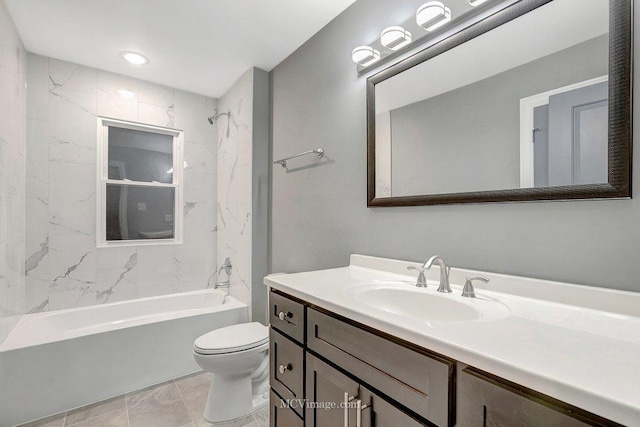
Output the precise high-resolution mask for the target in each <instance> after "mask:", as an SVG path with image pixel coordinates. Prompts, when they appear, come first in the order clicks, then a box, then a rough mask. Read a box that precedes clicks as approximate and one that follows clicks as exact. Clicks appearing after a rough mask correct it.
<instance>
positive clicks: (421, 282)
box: [407, 265, 427, 288]
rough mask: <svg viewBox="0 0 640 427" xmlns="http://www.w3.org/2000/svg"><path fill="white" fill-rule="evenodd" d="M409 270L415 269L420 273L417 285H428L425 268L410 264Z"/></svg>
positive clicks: (421, 286)
mask: <svg viewBox="0 0 640 427" xmlns="http://www.w3.org/2000/svg"><path fill="white" fill-rule="evenodd" d="M407 270H415V271H417V272H419V273H420V274H418V281H417V282H416V286H417V287H419V288H426V287H427V279H426V278H425V277H424V268H418V267H414V266H412V265H410V266H409V267H407Z"/></svg>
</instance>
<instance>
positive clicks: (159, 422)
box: [126, 382, 192, 427]
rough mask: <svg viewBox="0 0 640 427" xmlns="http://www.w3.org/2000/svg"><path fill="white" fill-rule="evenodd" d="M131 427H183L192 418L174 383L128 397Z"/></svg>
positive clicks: (190, 423)
mask: <svg viewBox="0 0 640 427" xmlns="http://www.w3.org/2000/svg"><path fill="white" fill-rule="evenodd" d="M126 402H127V408H128V410H129V424H130V426H131V427H183V426H190V425H192V420H191V417H190V416H189V413H188V411H187V408H186V406H185V404H184V402H183V401H182V397H181V396H180V392H179V391H178V387H177V386H176V384H175V383H174V382H169V383H165V384H161V385H159V386H155V387H151V388H148V389H145V390H143V391H140V392H137V393H131V394H128V395H126Z"/></svg>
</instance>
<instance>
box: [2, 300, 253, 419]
mask: <svg viewBox="0 0 640 427" xmlns="http://www.w3.org/2000/svg"><path fill="white" fill-rule="evenodd" d="M225 295H226V294H225V293H224V292H223V291H219V290H204V291H196V292H185V293H179V294H173V295H167V296H159V297H151V298H143V299H137V300H131V301H124V302H116V303H111V304H104V305H98V306H91V307H83V308H75V309H70V310H60V311H54V312H48V313H37V314H28V315H25V316H23V317H22V319H21V320H20V321H19V322H18V324H17V325H16V327H15V328H14V329H13V331H12V332H11V333H10V334H9V336H8V337H7V338H6V339H5V341H4V343H2V345H0V426H2V427H4V426H12V425H15V424H20V423H24V422H27V421H32V420H35V419H39V418H42V417H45V416H48V415H53V414H56V413H60V412H63V411H66V410H69V409H73V408H76V407H79V406H83V405H87V404H89V403H93V402H97V401H99V400H103V399H108V398H111V397H115V396H118V395H121V394H123V393H126V392H129V391H133V390H138V389H140V388H144V387H147V386H150V385H153V384H157V383H160V382H163V381H166V380H169V379H172V378H175V377H178V376H182V375H187V374H190V373H192V372H196V371H198V370H200V368H199V367H198V365H197V364H196V363H195V361H194V359H193V355H192V348H193V341H194V339H195V338H197V337H198V336H200V335H202V334H204V333H206V332H209V331H211V330H213V329H217V328H221V327H223V326H228V325H232V324H236V323H241V322H247V321H248V320H249V319H248V317H249V311H248V308H247V306H246V305H245V304H243V303H241V302H240V301H238V300H236V299H235V298H233V297H229V296H227V297H226V298H225Z"/></svg>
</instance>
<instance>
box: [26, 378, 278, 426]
mask: <svg viewBox="0 0 640 427" xmlns="http://www.w3.org/2000/svg"><path fill="white" fill-rule="evenodd" d="M210 380H211V374H210V373H208V372H199V373H196V374H193V375H189V376H186V377H182V378H178V379H175V380H171V381H167V382H165V383H162V384H158V385H155V386H151V387H148V388H145V389H142V390H138V391H134V392H131V393H127V394H123V395H122V396H118V397H114V398H113V399H109V400H105V401H102V402H98V403H93V404H91V405H87V406H84V407H82V408H78V409H74V410H72V411H67V412H66V413H64V414H58V415H54V416H51V417H47V418H45V419H42V420H39V421H34V422H32V423H28V424H23V425H22V426H20V427H67V426H73V427H266V426H268V425H269V412H268V411H269V408H268V407H266V408H264V409H263V410H261V411H259V412H257V413H255V414H253V415H249V416H247V417H244V418H242V419H239V420H235V421H232V422H228V423H215V424H213V423H209V422H207V421H205V420H204V419H203V418H202V414H203V413H204V406H205V403H206V399H207V394H208V393H209V383H210Z"/></svg>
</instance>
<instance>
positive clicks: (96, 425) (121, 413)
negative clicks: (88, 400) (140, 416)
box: [73, 409, 129, 427]
mask: <svg viewBox="0 0 640 427" xmlns="http://www.w3.org/2000/svg"><path fill="white" fill-rule="evenodd" d="M73 426H74V427H129V419H128V416H127V410H126V409H117V410H115V411H111V412H109V413H106V414H103V415H100V416H97V417H93V418H89V419H88V420H85V421H81V422H79V423H76V424H74V425H73Z"/></svg>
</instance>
